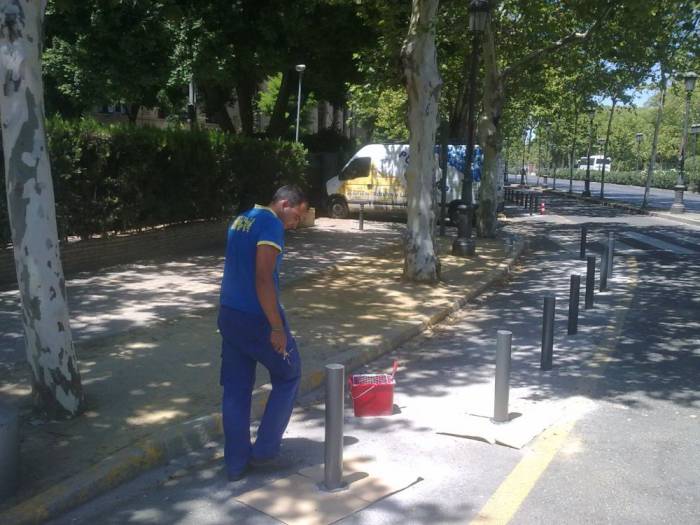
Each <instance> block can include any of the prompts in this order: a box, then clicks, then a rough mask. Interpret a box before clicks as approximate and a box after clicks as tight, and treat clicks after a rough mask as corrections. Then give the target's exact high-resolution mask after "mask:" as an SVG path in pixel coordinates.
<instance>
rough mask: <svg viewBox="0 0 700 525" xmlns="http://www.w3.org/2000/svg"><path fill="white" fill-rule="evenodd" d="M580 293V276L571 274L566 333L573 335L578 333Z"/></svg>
mask: <svg viewBox="0 0 700 525" xmlns="http://www.w3.org/2000/svg"><path fill="white" fill-rule="evenodd" d="M580 292H581V276H580V275H579V274H577V273H574V274H571V284H570V285H569V324H568V326H567V333H568V334H569V335H574V334H575V333H576V332H578V303H579V301H580V299H579V294H580Z"/></svg>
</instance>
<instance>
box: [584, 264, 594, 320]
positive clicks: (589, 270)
mask: <svg viewBox="0 0 700 525" xmlns="http://www.w3.org/2000/svg"><path fill="white" fill-rule="evenodd" d="M594 287H595V256H594V255H589V256H588V257H587V258H586V302H585V306H584V307H585V309H586V310H588V309H590V308H593V288H594Z"/></svg>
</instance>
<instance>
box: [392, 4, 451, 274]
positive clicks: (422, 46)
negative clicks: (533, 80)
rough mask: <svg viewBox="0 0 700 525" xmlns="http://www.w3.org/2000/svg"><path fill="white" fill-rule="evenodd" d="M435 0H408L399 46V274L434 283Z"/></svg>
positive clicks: (437, 86) (438, 82)
mask: <svg viewBox="0 0 700 525" xmlns="http://www.w3.org/2000/svg"><path fill="white" fill-rule="evenodd" d="M438 4H439V1H438V0H413V8H412V12H411V22H410V25H409V28H408V34H407V36H406V39H405V40H404V44H403V48H402V50H401V59H402V65H403V72H404V78H405V81H406V90H407V93H408V123H409V130H410V141H409V143H410V152H411V153H410V161H409V163H408V167H407V168H406V182H407V196H408V220H407V224H406V258H405V261H404V271H403V277H404V279H406V280H410V281H417V282H436V281H437V280H438V278H439V260H438V257H437V254H436V252H435V244H434V232H435V208H434V206H433V198H434V196H433V194H434V187H435V168H436V166H435V132H436V128H437V111H438V100H439V98H440V87H441V86H442V80H441V79H440V74H439V72H438V67H437V51H436V48H435V21H436V15H437V8H438Z"/></svg>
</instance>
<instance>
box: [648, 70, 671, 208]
mask: <svg viewBox="0 0 700 525" xmlns="http://www.w3.org/2000/svg"><path fill="white" fill-rule="evenodd" d="M667 82H668V74H667V73H666V71H665V70H664V69H662V70H661V79H660V80H659V92H660V93H661V96H660V97H659V107H658V108H657V110H656V122H655V123H654V138H653V139H652V142H651V155H650V156H649V166H648V167H647V178H646V181H645V182H644V199H643V200H642V208H646V207H647V204H648V203H649V188H651V180H652V177H653V176H654V167H655V165H656V148H657V147H658V144H659V130H660V129H661V117H662V115H663V112H664V104H665V103H666V88H667Z"/></svg>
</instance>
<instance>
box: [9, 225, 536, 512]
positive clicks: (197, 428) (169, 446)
mask: <svg viewBox="0 0 700 525" xmlns="http://www.w3.org/2000/svg"><path fill="white" fill-rule="evenodd" d="M525 248H526V241H525V240H524V239H522V238H521V239H518V240H517V242H516V243H515V244H514V246H513V252H512V253H511V254H510V256H509V257H508V258H506V259H505V260H504V261H503V262H501V263H500V264H499V265H498V267H497V268H494V269H493V270H491V271H490V272H488V273H487V274H486V276H485V278H484V279H483V281H482V282H481V283H479V284H478V285H477V286H476V287H475V288H474V289H473V290H469V291H468V292H467V293H466V294H465V295H464V296H463V297H461V298H460V299H458V300H457V301H455V302H453V303H452V304H451V305H448V306H445V307H444V308H442V309H441V310H440V311H438V312H437V313H435V314H434V315H432V316H431V317H430V318H429V319H427V320H425V321H423V322H422V323H420V324H419V325H416V326H412V327H409V328H406V329H405V330H403V331H401V332H400V333H398V334H395V335H394V336H391V337H387V338H386V339H385V340H384V341H382V342H381V343H380V344H378V345H376V346H375V347H373V348H368V349H366V350H362V351H358V350H347V351H345V352H341V353H339V354H338V355H337V356H336V359H334V361H335V362H337V363H341V364H343V365H345V367H346V369H347V371H351V370H354V369H356V368H358V367H360V366H362V365H364V364H366V363H369V362H370V361H372V360H374V359H376V358H377V357H379V356H381V355H383V354H385V353H388V352H391V351H392V350H394V349H396V348H398V347H399V346H401V345H402V344H403V343H405V342H406V341H408V340H410V339H412V338H414V337H415V336H417V335H419V334H420V333H422V332H424V331H425V330H427V329H429V328H430V327H432V326H434V325H436V324H438V323H440V322H441V321H443V320H444V319H445V318H447V317H448V316H449V315H451V314H453V313H455V312H456V311H458V310H459V309H461V308H462V307H463V306H464V305H465V304H466V303H467V302H469V301H470V300H472V299H474V298H475V297H477V296H478V295H480V294H481V293H483V292H484V290H486V289H487V288H488V287H489V286H491V285H493V284H494V283H496V282H498V281H500V280H502V279H504V278H506V277H507V276H508V275H509V274H510V273H511V270H512V267H513V266H514V265H515V263H516V261H517V260H518V258H519V257H520V256H521V254H522V253H523V251H524V250H525ZM337 266H342V265H337ZM333 269H334V270H336V271H337V269H336V268H335V267H333ZM323 273H325V272H323ZM314 276H315V277H317V276H318V275H317V274H316V275H314ZM309 277H310V276H309ZM302 279H303V278H302ZM324 380H325V369H324V368H323V367H315V368H313V369H311V370H309V371H307V372H306V373H304V375H303V376H302V379H301V385H300V392H299V395H302V394H304V393H307V392H309V391H311V390H314V389H316V388H318V387H320V386H321V385H323V382H324ZM269 391H270V385H269V384H267V385H263V386H261V387H259V388H257V389H255V391H254V392H253V402H252V407H251V408H252V410H251V411H252V417H253V419H257V418H260V417H261V416H262V413H263V409H264V407H265V403H266V401H267V397H268V394H269ZM222 435H223V427H222V421H221V414H220V413H214V414H209V415H205V416H202V417H199V418H196V419H193V420H190V421H186V422H184V423H179V424H176V425H173V426H171V427H169V428H168V429H165V430H163V431H162V432H159V434H158V436H157V437H155V436H154V437H151V438H148V439H146V440H143V441H141V442H138V443H136V444H135V445H133V446H131V447H128V448H125V449H123V450H121V451H119V452H117V453H116V454H114V455H112V456H110V457H108V458H105V459H104V460H102V461H100V462H99V463H97V464H96V465H93V466H92V467H90V468H89V469H87V470H84V471H82V472H80V473H79V474H76V475H74V476H72V477H70V478H68V479H65V480H63V481H61V482H59V483H57V484H56V485H54V486H53V487H51V488H50V489H48V490H45V491H44V492H41V493H39V494H37V495H35V496H33V497H31V498H29V499H27V500H24V501H23V502H21V503H19V504H18V505H16V506H14V507H12V508H10V509H8V510H6V511H5V512H3V513H0V523H2V524H3V525H35V524H39V523H43V522H45V521H47V520H49V519H53V518H56V517H58V516H59V515H61V514H63V513H65V512H67V511H69V510H71V509H73V508H75V507H77V506H79V505H82V504H83V503H86V502H87V501H89V500H91V499H93V498H95V497H97V496H99V495H101V494H103V493H105V492H107V491H109V490H111V489H113V488H115V487H117V486H118V485H120V484H122V483H125V482H127V481H129V480H131V479H134V478H136V477H137V476H138V475H140V474H142V473H143V472H145V471H147V470H150V469H153V468H155V467H158V466H161V465H164V464H165V463H167V461H169V460H171V459H174V458H176V457H178V456H181V455H183V454H186V453H187V452H191V451H193V450H197V449H201V448H203V447H204V446H205V445H206V444H207V443H209V442H211V441H213V440H215V439H217V438H219V437H221V436H222Z"/></svg>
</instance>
